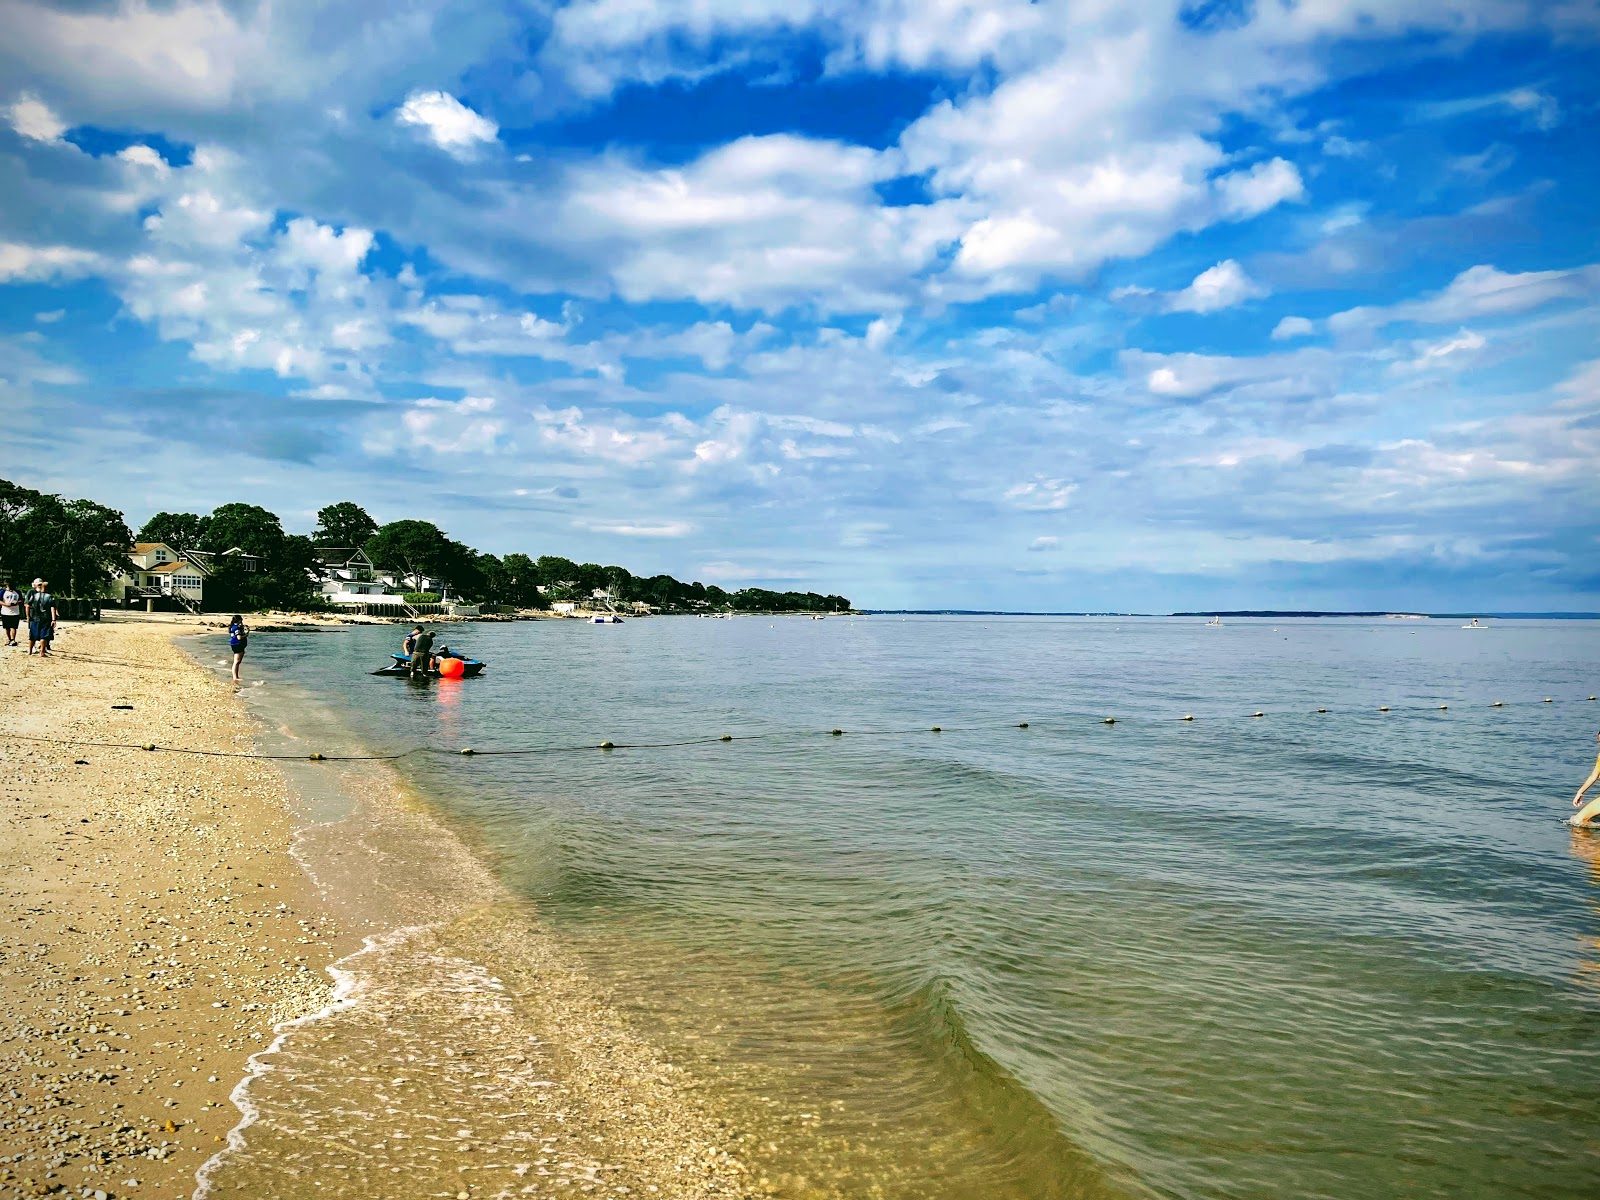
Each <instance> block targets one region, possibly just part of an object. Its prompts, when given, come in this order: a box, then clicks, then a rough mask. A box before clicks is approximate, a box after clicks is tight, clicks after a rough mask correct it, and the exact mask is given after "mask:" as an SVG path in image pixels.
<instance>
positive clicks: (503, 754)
mask: <svg viewBox="0 0 1600 1200" xmlns="http://www.w3.org/2000/svg"><path fill="white" fill-rule="evenodd" d="M1595 699H1596V697H1595V696H1593V695H1590V696H1583V697H1573V698H1570V699H1564V700H1557V699H1556V698H1555V697H1553V696H1545V697H1542V698H1541V699H1538V700H1509V701H1508V700H1495V701H1492V702H1490V703H1489V704H1486V705H1482V706H1481V708H1485V709H1505V708H1523V707H1529V708H1531V707H1533V706H1535V705H1538V706H1541V707H1542V706H1544V705H1547V704H1548V705H1556V704H1589V703H1592V702H1594V701H1595ZM114 707H123V706H121V705H117V706H114ZM1457 707H1458V708H1463V709H1465V708H1468V707H1469V706H1466V705H1458V706H1457ZM1449 711H1451V706H1450V705H1449V704H1437V705H1400V706H1395V705H1389V704H1380V705H1378V706H1376V707H1375V708H1361V709H1337V710H1335V709H1329V708H1316V709H1312V710H1284V711H1281V712H1277V713H1274V714H1272V715H1273V716H1325V715H1337V716H1361V715H1373V714H1387V715H1390V716H1396V717H1398V716H1403V715H1407V714H1417V713H1442V712H1449ZM1074 716H1075V718H1076V719H1074V720H1071V721H1059V720H1052V721H1045V722H1040V721H1008V722H1005V723H1004V724H1000V723H996V724H977V725H919V726H916V727H915V728H895V729H849V730H847V729H844V728H841V727H838V726H835V727H833V728H829V729H790V730H769V731H767V732H765V733H740V734H734V733H722V734H714V735H710V736H706V737H697V738H683V739H680V740H676V741H664V742H616V741H602V742H598V743H596V742H574V743H563V744H557V745H547V746H510V747H505V748H502V749H493V748H490V749H478V748H476V747H473V746H463V747H461V748H459V749H452V748H448V747H442V746H426V745H424V746H413V747H411V748H410V749H408V750H399V751H395V752H393V753H390V754H322V753H311V754H268V753H261V752H257V751H244V750H201V749H196V748H193V747H187V746H166V745H162V744H160V743H158V742H109V741H95V740H88V739H83V738H52V737H40V736H37V735H32V734H22V733H4V734H0V741H11V742H35V743H42V744H45V745H54V746H92V747H96V748H100V749H111V750H142V751H145V752H149V753H162V754H183V755H190V756H193V757H198V758H239V759H255V760H260V761H267V762H330V763H335V762H340V763H356V762H398V761H400V760H401V759H404V758H410V757H412V756H413V755H417V754H435V755H448V756H451V757H455V758H491V757H494V758H518V757H531V756H535V755H544V754H575V753H584V752H592V751H594V750H605V751H611V750H676V749H683V748H687V747H691V746H713V745H719V744H728V743H733V742H760V741H783V740H801V739H807V738H818V737H826V738H844V737H852V738H881V737H914V736H921V735H925V734H945V733H985V732H992V731H995V730H998V729H1044V730H1047V731H1053V732H1065V731H1067V730H1070V729H1076V728H1079V727H1080V723H1082V724H1088V723H1090V722H1096V723H1098V724H1100V725H1102V726H1116V725H1119V724H1129V723H1134V724H1151V725H1166V724H1171V723H1172V722H1174V721H1177V722H1183V723H1202V722H1204V723H1211V722H1218V721H1227V720H1232V719H1237V718H1243V719H1245V720H1248V721H1255V720H1264V719H1266V718H1267V716H1268V714H1267V712H1266V710H1264V709H1253V710H1251V711H1250V712H1248V713H1221V714H1213V715H1210V716H1196V715H1195V714H1194V713H1184V714H1183V715H1181V716H1178V717H1150V716H1132V717H1128V716H1105V717H1098V718H1094V717H1090V716H1088V715H1085V714H1074Z"/></svg>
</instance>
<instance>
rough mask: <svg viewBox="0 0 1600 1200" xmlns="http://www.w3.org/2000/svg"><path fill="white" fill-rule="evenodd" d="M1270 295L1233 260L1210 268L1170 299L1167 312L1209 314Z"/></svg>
mask: <svg viewBox="0 0 1600 1200" xmlns="http://www.w3.org/2000/svg"><path fill="white" fill-rule="evenodd" d="M1265 295H1267V289H1266V288H1264V287H1262V286H1261V285H1260V284H1258V283H1256V282H1255V281H1254V280H1253V279H1251V278H1250V277H1249V276H1248V275H1246V274H1245V273H1244V268H1243V267H1241V266H1240V265H1239V264H1238V263H1237V262H1235V261H1234V260H1233V259H1231V258H1228V259H1224V260H1223V261H1222V262H1219V263H1218V264H1217V265H1216V266H1214V267H1208V268H1207V269H1206V270H1204V271H1202V272H1200V274H1198V275H1196V276H1195V278H1194V282H1193V283H1191V284H1190V285H1189V286H1188V287H1186V288H1184V289H1183V290H1182V291H1181V292H1174V293H1172V294H1171V295H1170V296H1168V297H1167V300H1166V306H1165V307H1166V309H1167V311H1168V312H1192V313H1210V312H1218V311H1220V310H1222V309H1224V308H1232V307H1233V306H1234V305H1236V304H1243V303H1244V302H1245V301H1246V300H1254V299H1257V298H1259V297H1261V296H1265Z"/></svg>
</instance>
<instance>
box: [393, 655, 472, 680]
mask: <svg viewBox="0 0 1600 1200" xmlns="http://www.w3.org/2000/svg"><path fill="white" fill-rule="evenodd" d="M389 657H390V658H392V659H394V662H392V663H390V664H389V665H388V666H387V667H379V668H378V669H377V670H376V671H373V672H371V674H373V675H409V674H411V660H410V659H409V658H407V657H406V656H405V655H404V654H391V655H390V656H389ZM451 657H452V658H456V656H455V655H451ZM457 661H458V662H460V663H461V664H462V667H463V668H464V669H463V670H462V672H461V678H463V679H471V678H472V677H473V676H474V675H478V674H481V673H482V672H483V663H481V662H479V661H478V660H477V659H475V658H457ZM425 674H426V675H427V676H428V677H429V678H430V679H438V678H439V672H438V671H427V672H425Z"/></svg>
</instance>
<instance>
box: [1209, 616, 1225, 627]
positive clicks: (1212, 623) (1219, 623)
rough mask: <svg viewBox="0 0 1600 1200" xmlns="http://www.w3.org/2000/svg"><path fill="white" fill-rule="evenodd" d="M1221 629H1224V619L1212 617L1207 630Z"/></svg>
mask: <svg viewBox="0 0 1600 1200" xmlns="http://www.w3.org/2000/svg"><path fill="white" fill-rule="evenodd" d="M1221 627H1222V618H1221V617H1212V618H1211V620H1209V621H1207V622H1206V628H1207V629H1220V628H1221Z"/></svg>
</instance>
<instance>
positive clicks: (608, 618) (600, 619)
mask: <svg viewBox="0 0 1600 1200" xmlns="http://www.w3.org/2000/svg"><path fill="white" fill-rule="evenodd" d="M589 623H590V624H591V625H621V624H622V618H621V617H619V616H617V614H616V613H600V614H599V615H597V616H593V617H590V618H589Z"/></svg>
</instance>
